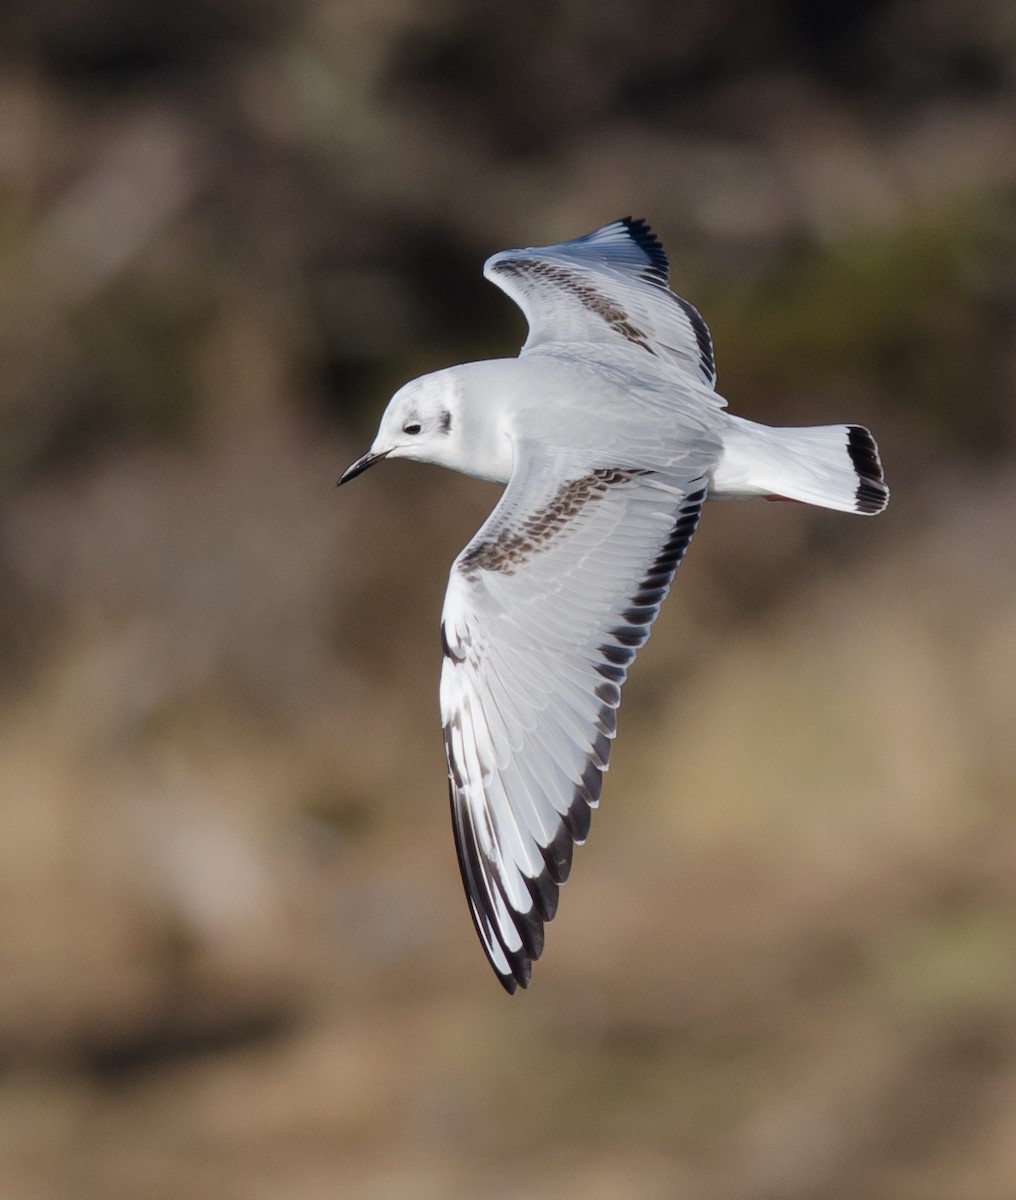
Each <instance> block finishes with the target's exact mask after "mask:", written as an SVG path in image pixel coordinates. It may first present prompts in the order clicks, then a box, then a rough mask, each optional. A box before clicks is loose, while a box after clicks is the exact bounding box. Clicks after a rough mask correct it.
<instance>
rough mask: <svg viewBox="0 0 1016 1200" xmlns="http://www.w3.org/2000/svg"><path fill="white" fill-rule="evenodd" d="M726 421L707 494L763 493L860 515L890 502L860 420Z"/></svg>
mask: <svg viewBox="0 0 1016 1200" xmlns="http://www.w3.org/2000/svg"><path fill="white" fill-rule="evenodd" d="M730 421H731V425H730V426H729V427H728V430H727V434H726V435H725V437H724V447H723V454H722V456H721V459H720V461H719V463H718V464H717V466H716V469H715V470H714V472H713V479H712V483H711V485H710V489H709V493H710V497H711V498H712V499H714V500H737V499H747V498H748V497H750V496H766V497H768V498H770V499H773V500H799V501H801V502H802V503H804V504H818V505H821V506H822V507H823V508H836V509H839V510H840V511H841V512H853V513H862V514H864V515H865V516H874V515H875V514H876V513H880V512H881V511H882V510H883V509H884V508H885V506H886V505H887V504H888V503H889V489H888V488H887V487H886V484H885V479H884V478H883V475H882V462H881V459H880V458H879V456H878V447H877V446H876V445H875V439H874V438H873V437H872V436H871V434H870V433H869V432H868V430H867V429H865V428H864V426H863V425H814V426H807V427H805V428H802V429H776V428H773V427H771V426H769V425H758V424H756V423H755V422H753V421H745V420H743V419H742V418H740V417H731V418H730Z"/></svg>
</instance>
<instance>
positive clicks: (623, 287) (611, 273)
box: [483, 217, 716, 387]
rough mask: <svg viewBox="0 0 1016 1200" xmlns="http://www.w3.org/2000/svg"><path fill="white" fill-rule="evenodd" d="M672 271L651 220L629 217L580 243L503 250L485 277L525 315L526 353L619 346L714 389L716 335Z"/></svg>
mask: <svg viewBox="0 0 1016 1200" xmlns="http://www.w3.org/2000/svg"><path fill="white" fill-rule="evenodd" d="M668 269H669V266H668V263H667V256H666V254H665V253H664V250H663V247H662V245H661V244H660V241H659V239H658V238H657V236H656V234H655V233H653V231H652V230H651V229H650V228H649V226H648V225H647V224H646V222H645V221H643V220H641V219H635V218H632V217H625V218H624V219H623V220H620V221H614V222H613V223H612V224H610V225H605V226H604V227H603V228H602V229H598V230H596V231H595V233H589V234H586V236H585V237H580V238H576V239H575V241H573V242H562V243H561V244H560V245H558V246H537V247H533V248H531V249H528V250H502V251H501V253H500V254H495V255H493V257H491V258H488V259H487V261H486V263H485V264H484V267H483V273H484V275H485V276H486V277H487V278H488V279H489V280H490V281H491V282H492V283H496V284H497V286H498V287H499V288H501V289H502V291H504V292H506V293H507V294H508V295H509V296H510V297H511V298H512V299H513V300H514V301H515V303H516V304H517V305H518V306H519V308H521V309H522V311H523V313H524V314H525V317H526V320H527V322H528V323H529V337H528V338H527V339H526V343H525V345H524V346H523V347H522V352H523V353H525V352H526V351H529V350H535V349H540V348H544V349H545V348H547V347H549V346H552V345H567V344H575V343H585V344H588V343H590V342H592V343H602V342H604V341H605V340H615V341H616V343H617V345H618V346H619V347H626V348H627V349H628V350H632V349H633V348H634V349H637V350H638V351H640V352H643V353H647V354H652V355H655V356H656V357H658V358H660V359H663V360H665V361H667V362H669V363H671V364H672V365H676V366H678V367H680V368H682V369H683V370H685V371H687V372H689V373H691V374H692V376H693V377H694V378H695V379H698V380H701V381H702V382H704V383H707V384H708V385H709V386H710V387H712V386H713V385H714V384H715V382H716V364H715V362H714V359H713V342H712V338H711V337H710V336H709V328H708V326H707V325H706V323H705V321H704V320H703V319H702V317H701V316H700V314H699V312H698V310H697V309H695V308H694V307H693V306H692V305H690V304H689V303H688V302H687V300H682V299H681V298H680V297H679V296H675V295H674V293H673V292H672V291H670V288H669V286H668V282H667V275H668Z"/></svg>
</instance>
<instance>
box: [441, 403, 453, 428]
mask: <svg viewBox="0 0 1016 1200" xmlns="http://www.w3.org/2000/svg"><path fill="white" fill-rule="evenodd" d="M451 428H452V414H451V413H450V412H449V411H448V409H447V408H443V409H442V410H441V432H442V433H450V432H451Z"/></svg>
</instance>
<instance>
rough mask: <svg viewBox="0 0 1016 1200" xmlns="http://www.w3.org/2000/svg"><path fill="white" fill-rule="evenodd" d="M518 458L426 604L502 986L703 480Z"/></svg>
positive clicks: (569, 837) (452, 783) (584, 821)
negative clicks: (430, 605) (434, 601)
mask: <svg viewBox="0 0 1016 1200" xmlns="http://www.w3.org/2000/svg"><path fill="white" fill-rule="evenodd" d="M545 474H547V475H548V478H547V479H546V481H545V482H542V483H541V482H540V480H539V476H540V472H539V471H538V470H535V469H534V464H533V463H532V462H531V461H530V462H528V463H526V464H522V465H520V467H519V469H518V471H517V473H516V475H514V476H513V477H512V480H511V482H510V483H509V485H508V487H507V489H506V491H505V493H504V495H503V496H502V499H501V502H500V503H499V504H498V506H497V507H496V508H495V510H494V512H493V513H492V514H491V516H490V518H489V519H488V521H487V522H486V523H485V524H484V526H483V527H482V528H481V530H480V532H479V533H478V534H477V535H476V537H475V538H474V539H473V540H472V541H471V542H470V544H469V545H468V546H467V547H466V548H465V550H464V551H463V552H462V553H461V554H460V555H459V557H458V558H457V559H456V562H455V564H454V566H453V568H452V571H451V577H450V580H449V585H448V592H447V595H446V598H445V605H444V611H443V614H442V644H443V648H444V655H445V661H444V665H443V669H442V673H441V716H442V722H443V725H444V731H445V748H446V752H447V758H448V776H449V787H450V794H451V809H452V821H453V826H454V832H455V843H456V848H457V853H458V859H459V867H460V870H461V872H462V880H463V884H464V886H465V889H466V894H467V897H468V900H469V906H470V911H471V913H472V917H473V922H474V924H475V926H476V930H477V933H478V934H479V936H480V940H481V942H482V943H483V947H484V949H485V951H486V953H487V956H488V958H489V959H490V962H491V964H492V966H493V967H494V970H495V971H496V972H497V975H498V977H499V978H500V980H501V982H502V984H503V985H504V986H505V988H506V989H507V990H508V991H510V992H513V991H514V990H515V988H516V987H517V986H518V985H519V984H521V985H522V986H523V987H525V986H526V985H527V983H528V982H529V977H530V973H531V968H532V963H533V961H534V960H535V959H537V958H539V956H540V953H541V952H542V950H543V936H544V925H545V923H546V922H547V921H550V920H551V919H552V918H553V916H554V914H555V912H556V910H557V902H558V891H559V888H560V886H561V884H563V883H564V882H565V880H566V879H567V878H568V873H569V871H570V868H571V860H572V850H573V847H574V845H576V844H580V843H581V842H583V841H584V840H585V838H586V835H587V834H588V832H589V822H590V814H591V810H592V809H593V808H595V807H596V805H597V803H598V801H599V796H600V785H601V780H602V775H603V772H604V771H605V770H606V769H607V766H608V762H609V758H610V746H611V740H612V738H613V736H614V732H615V728H616V720H615V710H616V709H617V707H618V704H619V702H620V697H621V685H622V684H623V683H624V680H625V678H626V675H627V672H628V668H629V667H630V665H631V663H632V661H633V660H634V658H635V654H636V651H637V650H638V648H639V647H640V646H641V645H642V644H643V643H644V642H645V640H646V638H647V637H648V636H649V629H650V626H651V624H652V622H653V620H654V619H655V617H656V614H657V612H658V611H659V606H660V604H661V602H662V601H663V598H664V597H665V596H666V594H667V591H668V590H669V587H670V583H671V580H672V578H673V575H674V572H675V570H676V569H677V566H678V563H679V562H680V561H681V558H682V557H683V555H684V553H685V550H686V549H687V547H688V543H689V541H690V540H691V537H692V534H693V533H694V532H695V528H696V525H697V523H698V518H699V513H700V510H701V506H702V503H703V500H704V498H705V491H706V485H705V480H704V478H703V477H702V475H701V474H699V473H697V472H696V471H695V470H694V469H693V468H691V467H690V466H687V465H686V466H684V467H682V468H681V469H679V470H678V469H674V470H673V471H670V472H668V471H666V470H647V469H645V468H636V467H631V466H627V465H624V464H622V465H617V464H609V465H608V464H604V465H601V466H596V467H592V468H583V469H581V470H575V471H573V472H571V473H570V475H569V477H568V478H566V479H564V480H561V479H560V476H558V477H557V479H556V480H552V479H550V478H549V473H545Z"/></svg>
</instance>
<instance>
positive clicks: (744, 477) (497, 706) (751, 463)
mask: <svg viewBox="0 0 1016 1200" xmlns="http://www.w3.org/2000/svg"><path fill="white" fill-rule="evenodd" d="M668 274H669V266H668V262H667V256H666V254H665V253H664V250H663V247H662V245H661V244H660V241H659V239H658V238H657V237H656V235H655V234H654V233H653V231H652V230H651V229H650V228H649V226H648V225H647V224H646V222H645V221H643V220H640V219H633V218H631V217H626V218H624V219H623V220H619V221H614V222H612V223H611V224H609V225H605V226H604V227H603V228H602V229H598V230H596V231H595V232H593V233H589V234H586V235H585V236H584V237H580V238H576V239H575V240H574V241H570V242H564V243H562V244H560V245H556V246H541V247H535V248H530V249H524V250H504V251H502V252H501V253H499V254H495V255H494V256H493V257H492V258H489V259H488V260H487V262H486V264H485V266H484V275H485V276H486V277H487V278H488V279H489V280H491V281H492V282H493V283H495V284H497V286H498V287H499V288H501V289H502V291H504V292H505V293H507V295H508V296H509V297H511V299H512V300H514V301H515V303H516V304H517V305H518V306H519V307H520V308H521V309H522V312H523V314H524V315H525V318H526V321H527V323H528V325H529V335H528V337H527V338H526V342H525V344H524V345H523V347H522V350H521V352H520V353H519V355H518V357H516V358H503V359H495V360H491V361H485V362H473V363H466V364H464V365H462V366H456V367H449V368H447V369H446V370H442V371H436V372H434V373H433V374H428V375H424V376H422V377H421V378H419V379H414V380H413V381H412V382H410V383H407V384H406V385H405V386H404V387H402V388H401V389H400V390H399V391H398V392H396V393H395V395H394V396H393V397H392V399H391V401H390V403H389V405H388V408H387V409H386V411H385V413H384V415H383V417H382V418H381V424H380V428H379V431H378V434H377V437H376V438H375V439H374V443H373V445H372V446H371V448H370V450H369V451H368V452H367V453H366V454H365V455H363V457H362V458H360V459H358V460H357V461H356V462H354V463H353V464H352V466H350V467H349V468H348V470H346V471H345V472H344V473H343V475H342V477H341V478H340V479H339V483H340V484H342V483H346V482H347V481H348V480H350V479H353V478H354V477H355V476H357V475H359V474H360V473H361V472H363V471H365V470H366V469H367V468H368V467H370V466H373V465H374V464H375V463H378V462H380V461H381V460H382V459H386V458H409V459H415V460H417V461H419V462H425V463H436V464H437V465H439V466H444V467H449V468H451V469H452V470H455V471H461V472H464V473H465V474H467V475H472V476H476V477H478V478H480V479H486V480H491V481H493V482H496V483H501V484H505V485H507V486H506V487H505V490H504V492H503V493H502V495H501V498H500V500H499V501H498V503H497V505H496V507H495V508H494V511H493V512H492V513H491V514H490V516H489V517H488V518H487V520H486V521H485V522H484V524H483V525H482V526H481V528H480V530H479V532H478V533H477V534H476V536H475V537H474V538H473V540H472V541H471V542H470V543H469V544H468V545H467V546H466V548H465V549H464V550H463V551H462V553H461V554H459V556H458V558H456V560H455V562H454V564H453V565H452V569H451V574H450V578H449V581H448V591H447V593H446V596H445V602H444V610H443V613H442V618H441V644H442V648H443V651H444V663H443V667H442V672H441V719H442V723H443V726H444V739H445V748H446V753H447V758H448V778H449V784H450V791H451V808H452V823H453V827H454V832H455V844H456V848H457V851H458V860H459V867H460V869H461V872H462V881H463V884H464V885H465V890H466V895H467V897H468V900H469V907H470V911H471V913H472V917H473V922H474V924H475V926H476V931H477V933H478V934H479V937H480V941H481V942H482V944H483V948H484V950H485V951H486V954H487V957H488V959H489V960H490V963H491V966H492V967H493V968H494V970H495V972H496V973H497V976H498V978H499V979H500V981H501V983H502V984H503V986H504V987H505V988H506V989H507V991H509V992H514V991H515V989H516V987H518V986H521V987H526V986H527V985H528V983H529V980H530V975H531V972H532V964H533V962H534V961H535V960H536V959H537V958H539V957H540V954H541V953H542V951H543V942H544V926H545V925H546V923H547V922H548V921H550V920H551V919H552V918H553V917H554V914H555V912H556V911H557V904H558V894H559V891H560V888H561V885H562V884H563V883H564V882H565V880H566V879H567V878H568V874H569V871H570V870H571V864H572V850H573V847H574V846H575V845H580V844H581V843H582V842H584V841H585V839H586V836H587V834H588V832H589V822H590V813H591V810H592V809H593V808H595V807H596V806H597V804H598V803H599V799H600V787H601V784H602V778H603V773H604V772H605V771H606V770H607V765H608V761H609V758H610V747H611V741H612V739H613V737H614V733H615V730H616V710H617V707H618V704H619V702H620V698H621V687H622V685H623V683H624V681H625V678H626V677H627V674H628V670H629V668H630V667H631V664H632V662H633V660H634V658H635V654H636V651H637V650H638V649H639V647H640V646H642V644H643V643H644V642H645V641H646V639H647V637H648V636H649V630H650V627H651V625H652V623H653V620H654V619H655V617H656V615H657V613H658V612H659V609H660V605H661V604H662V602H663V600H664V597H665V596H666V595H667V592H668V590H669V588H670V585H671V581H672V580H673V577H674V572H675V571H676V570H677V567H678V564H679V563H680V562H681V559H682V558H683V557H684V554H685V551H686V550H687V549H688V544H689V542H690V541H691V538H692V535H693V534H694V533H695V529H696V527H697V525H698V521H699V516H700V514H701V511H702V505H703V503H704V502H705V501H706V500H732V499H747V498H750V497H753V496H762V497H767V498H769V499H784V500H796V501H801V502H804V503H807V504H816V505H821V506H823V507H825V508H832V509H839V510H841V511H843V512H852V513H861V514H864V515H867V516H870V515H873V514H875V513H880V512H881V511H882V510H883V509H884V508H885V506H886V504H887V503H888V499H889V492H888V489H887V488H886V485H885V483H884V480H883V476H882V466H881V462H880V460H879V455H878V449H877V447H876V445H875V441H874V439H873V438H872V436H871V434H870V433H869V432H868V430H867V429H865V428H863V427H862V426H860V425H824V426H814V427H806V428H794V429H788V428H773V427H770V426H768V425H761V424H757V423H755V422H753V421H747V420H744V419H742V418H740V417H735V416H732V415H730V414H729V413H727V412H726V411H725V407H726V401H725V400H724V399H723V398H722V397H721V396H719V395H718V394H717V392H716V390H715V384H716V369H715V364H714V360H713V344H712V339H711V337H710V334H709V329H708V327H707V326H706V323H705V321H704V320H703V319H702V317H701V316H700V315H699V313H698V311H697V310H696V309H695V308H693V307H692V305H691V304H689V303H688V302H687V301H686V300H682V299H681V298H680V297H679V296H676V295H675V294H674V293H673V292H672V291H670V288H669V282H668Z"/></svg>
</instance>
